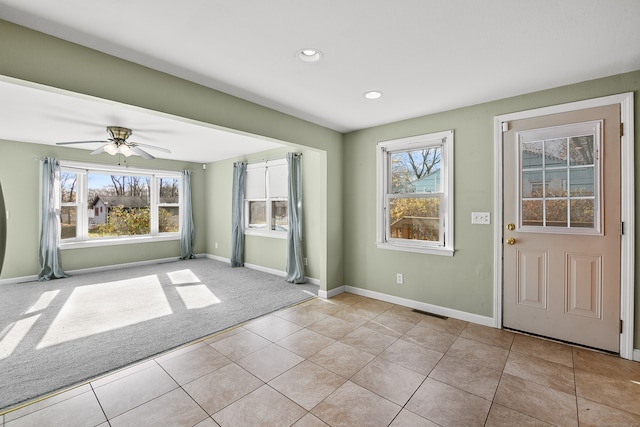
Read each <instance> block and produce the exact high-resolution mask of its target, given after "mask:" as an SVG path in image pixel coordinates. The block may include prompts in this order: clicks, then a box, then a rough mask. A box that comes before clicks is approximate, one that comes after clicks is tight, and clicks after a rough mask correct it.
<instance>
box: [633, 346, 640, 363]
mask: <svg viewBox="0 0 640 427" xmlns="http://www.w3.org/2000/svg"><path fill="white" fill-rule="evenodd" d="M633 360H635V361H636V362H640V348H636V349H635V350H633Z"/></svg>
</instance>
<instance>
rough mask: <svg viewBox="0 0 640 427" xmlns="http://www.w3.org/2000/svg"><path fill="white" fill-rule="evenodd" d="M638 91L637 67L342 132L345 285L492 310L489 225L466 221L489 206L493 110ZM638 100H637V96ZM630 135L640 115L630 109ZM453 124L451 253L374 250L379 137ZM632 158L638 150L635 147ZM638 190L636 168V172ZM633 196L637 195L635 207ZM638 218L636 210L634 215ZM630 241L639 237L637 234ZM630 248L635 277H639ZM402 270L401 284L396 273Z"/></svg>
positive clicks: (639, 318) (639, 322)
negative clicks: (572, 83) (633, 114)
mask: <svg viewBox="0 0 640 427" xmlns="http://www.w3.org/2000/svg"><path fill="white" fill-rule="evenodd" d="M639 89H640V71H639V72H634V73H628V74H624V75H618V76H613V77H609V78H605V79H600V80H595V81H589V82H584V83H579V84H574V85H570V86H565V87H561V88H557V89H552V90H547V91H542V92H537V93H532V94H527V95H523V96H518V97H514V98H509V99H503V100H499V101H495V102H490V103H486V104H481V105H475V106H470V107H467V108H461V109H458V110H453V111H448V112H444V113H441V114H434V115H429V116H424V117H419V118H415V119H411V120H405V121H402V122H397V123H392V124H388V125H385V126H379V127H375V128H371V129H366V130H362V131H358V132H353V133H350V134H348V135H345V139H344V152H343V153H344V154H343V158H344V159H352V160H351V161H349V162H348V163H345V167H344V208H343V221H344V230H345V233H344V239H343V244H344V253H345V257H344V258H345V260H344V262H345V265H348V266H349V267H348V268H346V269H345V274H344V278H345V284H347V285H351V286H357V287H359V288H363V289H368V290H372V291H377V292H382V293H385V294H389V295H395V296H400V297H404V298H409V299H412V300H417V301H422V302H426V303H429V304H434V305H438V306H443V307H448V308H453V309H456V310H462V311H466V312H470V313H475V314H479V315H483V316H492V310H493V301H492V299H493V271H492V270H493V227H487V226H481V225H471V221H470V218H471V212H472V211H481V212H482V211H486V212H491V213H492V216H493V215H494V212H493V198H494V194H493V188H494V183H493V170H494V161H493V156H494V149H493V146H494V141H493V118H494V116H496V115H500V114H506V113H511V112H516V111H522V110H528V109H533V108H538V107H545V106H550V105H556V104H562V103H567V102H572V101H579V100H583V99H589V98H596V97H600V96H606V95H613V94H618V93H624V92H635V97H637V96H638V90H639ZM636 99H637V98H636ZM635 122H636V135H635V138H636V141H640V138H639V133H640V131H639V129H640V114H639V111H638V109H637V108H636V110H635ZM448 129H453V130H454V132H455V144H454V151H455V154H454V158H455V178H454V185H455V190H454V194H455V199H454V200H455V222H454V224H455V250H456V252H455V255H454V256H453V257H444V256H435V255H421V254H414V253H406V252H395V251H389V250H383V249H377V248H376V245H375V240H376V235H375V232H376V210H375V209H376V207H375V202H376V200H375V192H376V168H375V150H376V143H377V142H378V141H384V140H389V139H395V138H401V137H406V136H412V135H419V134H424V133H429V132H436V131H442V130H448ZM635 153H636V164H640V162H639V161H638V158H640V150H638V149H637V148H636V152H635ZM635 185H636V188H640V174H636V184H635ZM639 201H640V197H638V196H636V212H640V209H638V203H639ZM636 221H637V216H636ZM636 241H640V239H638V236H637V235H636ZM639 260H640V254H638V251H636V273H635V274H636V277H637V278H638V277H640V269H639V268H638V267H639V266H640V263H639V262H638V261H639ZM396 273H404V282H405V283H404V284H403V285H396V284H395V274H396ZM637 283H638V282H637V280H636V289H635V296H636V302H635V306H636V316H635V319H636V321H635V343H636V345H635V348H638V346H639V343H640V315H639V313H640V286H638V284H637Z"/></svg>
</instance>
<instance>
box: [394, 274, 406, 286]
mask: <svg viewBox="0 0 640 427" xmlns="http://www.w3.org/2000/svg"><path fill="white" fill-rule="evenodd" d="M396 283H397V284H398V285H402V284H403V283H404V275H403V274H402V273H397V274H396Z"/></svg>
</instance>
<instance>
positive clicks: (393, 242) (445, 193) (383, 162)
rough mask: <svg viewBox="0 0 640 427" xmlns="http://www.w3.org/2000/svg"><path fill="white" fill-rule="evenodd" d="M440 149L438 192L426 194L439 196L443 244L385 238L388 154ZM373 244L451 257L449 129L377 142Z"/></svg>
mask: <svg viewBox="0 0 640 427" xmlns="http://www.w3.org/2000/svg"><path fill="white" fill-rule="evenodd" d="M434 146H440V147H441V160H440V178H441V185H442V193H437V194H433V195H426V197H434V196H437V197H440V226H441V227H442V228H441V230H442V236H443V239H442V240H443V241H441V242H431V241H422V240H408V239H392V238H389V226H390V225H389V214H388V205H389V197H388V195H389V194H390V189H391V185H390V179H391V173H390V168H391V166H390V160H389V158H390V154H391V153H393V152H398V151H407V150H419V149H422V148H428V147H434ZM376 150H377V152H376V178H377V180H376V181H377V182H376V212H377V214H376V245H377V247H378V248H379V249H389V250H396V251H405V252H417V253H423V254H431V255H444V256H453V253H454V238H453V234H454V233H453V213H454V210H453V199H454V197H453V130H447V131H442V132H435V133H430V134H425V135H417V136H412V137H407V138H400V139H394V140H389V141H381V142H379V143H378V144H377V147H376Z"/></svg>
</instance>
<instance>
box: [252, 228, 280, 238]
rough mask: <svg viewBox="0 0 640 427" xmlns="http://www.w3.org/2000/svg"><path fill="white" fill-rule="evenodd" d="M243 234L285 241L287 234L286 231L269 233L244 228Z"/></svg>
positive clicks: (267, 231)
mask: <svg viewBox="0 0 640 427" xmlns="http://www.w3.org/2000/svg"><path fill="white" fill-rule="evenodd" d="M244 234H245V235H246V236H260V237H270V238H272V239H283V240H284V239H286V238H287V232H286V231H269V230H257V229H255V228H245V230H244Z"/></svg>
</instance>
